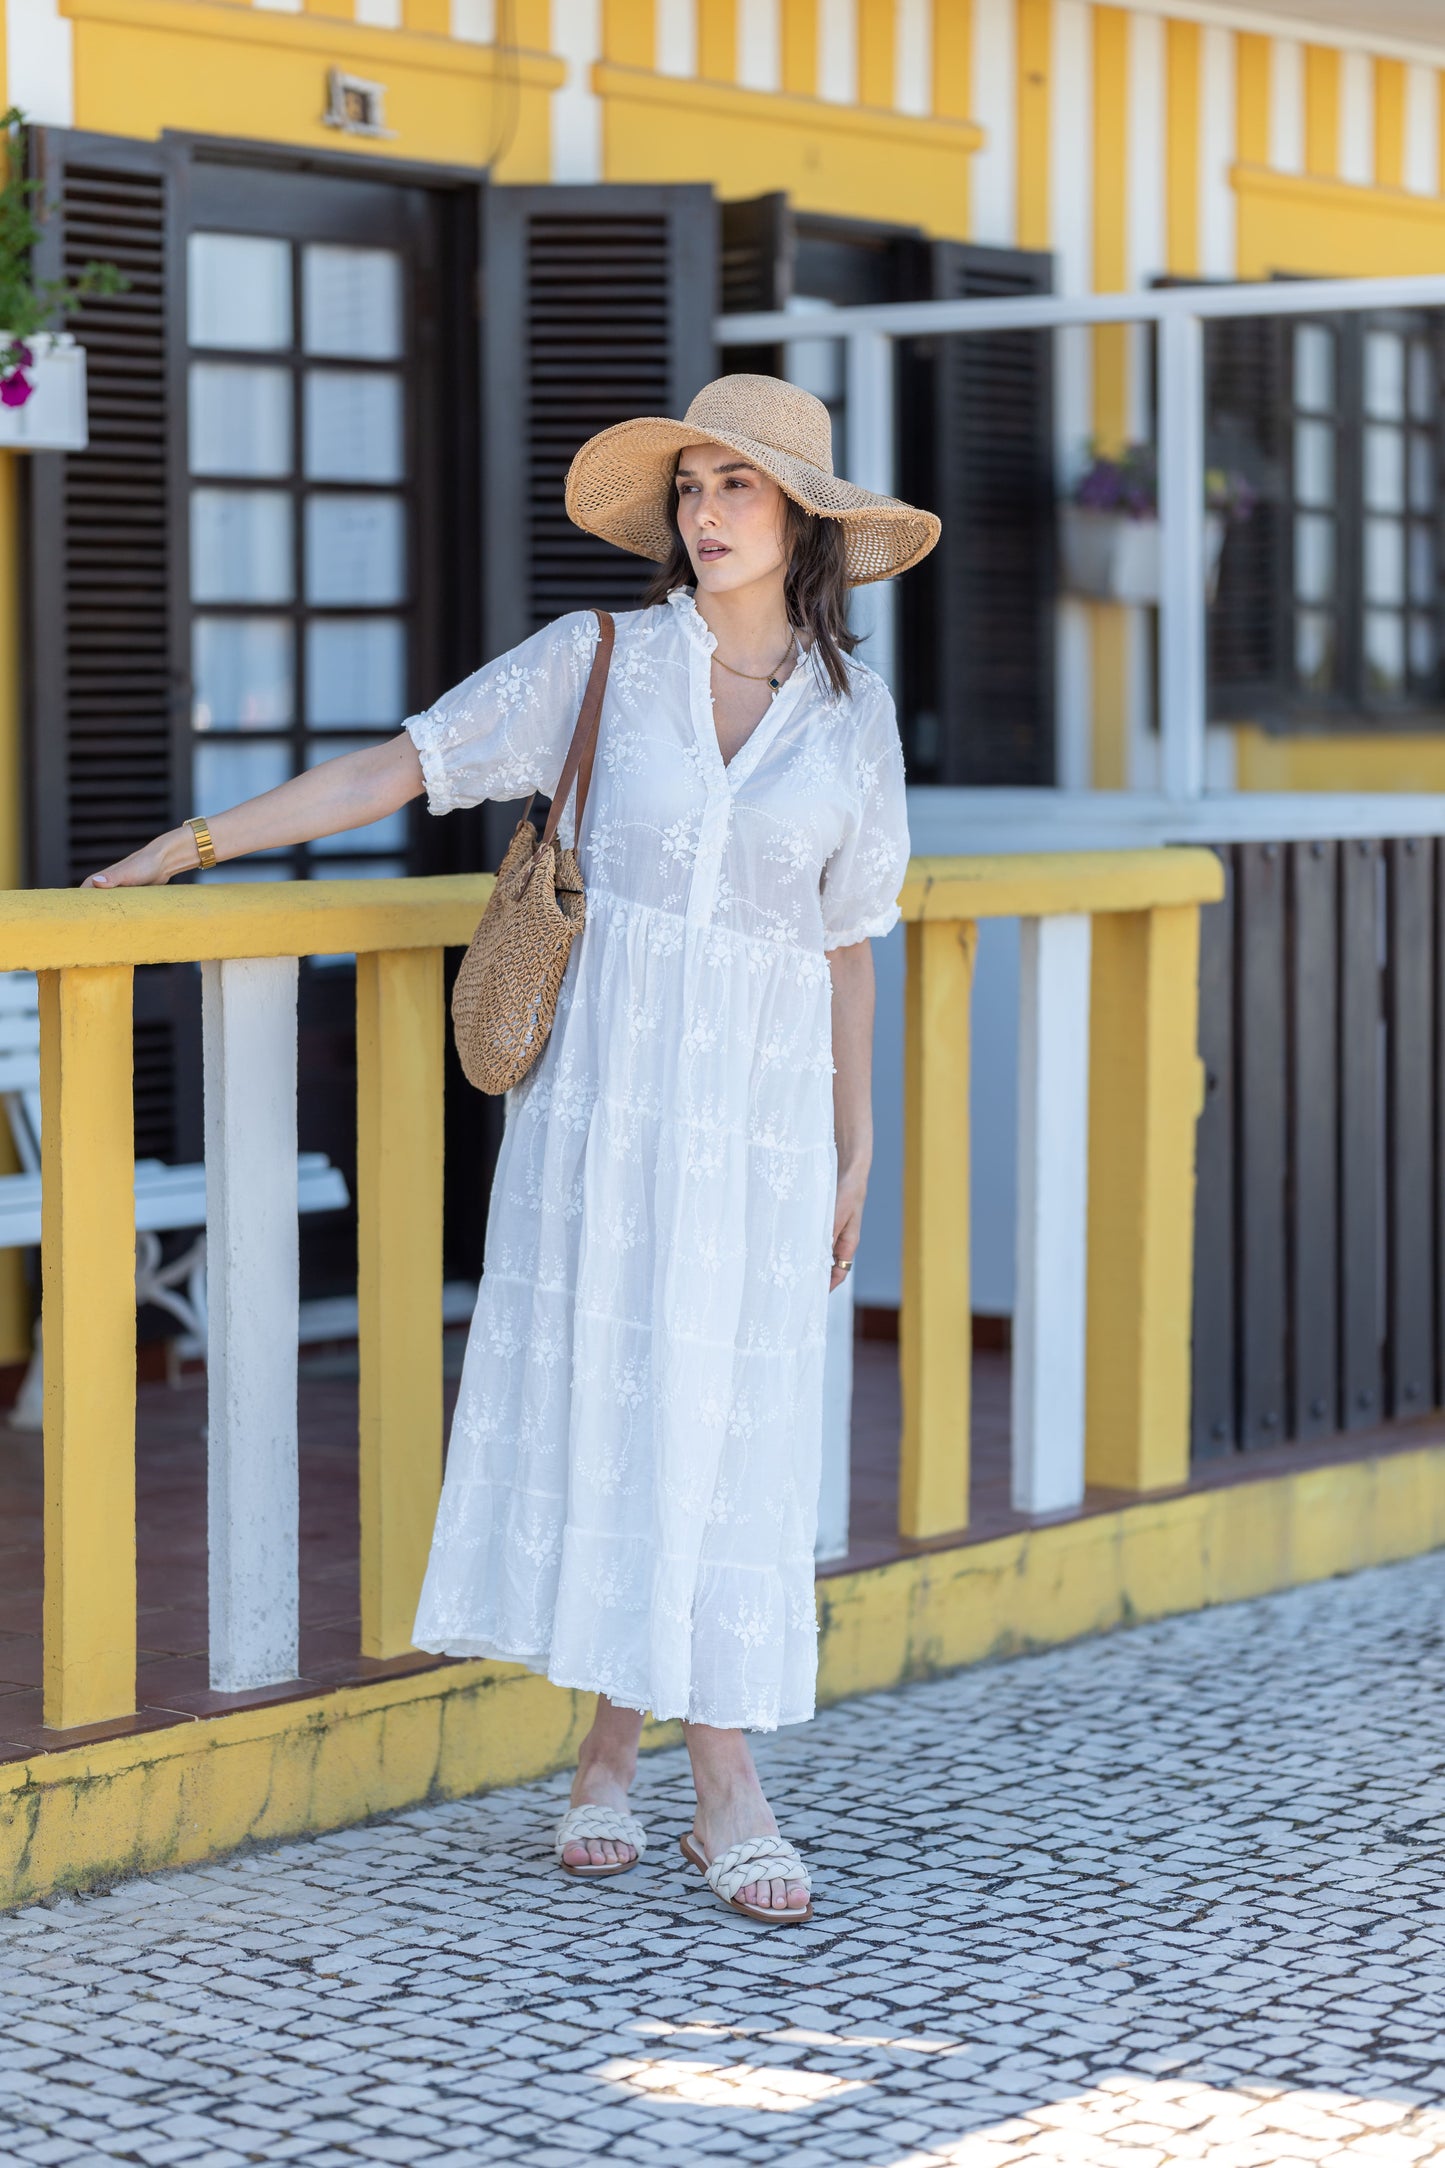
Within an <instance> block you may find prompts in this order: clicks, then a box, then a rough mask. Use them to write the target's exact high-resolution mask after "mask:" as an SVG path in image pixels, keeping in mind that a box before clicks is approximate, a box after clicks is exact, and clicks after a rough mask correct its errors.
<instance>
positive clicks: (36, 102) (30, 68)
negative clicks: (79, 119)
mask: <svg viewBox="0 0 1445 2168" xmlns="http://www.w3.org/2000/svg"><path fill="white" fill-rule="evenodd" d="M297 4H298V6H299V4H300V0H297ZM5 54H6V67H7V69H8V71H9V75H8V81H9V88H10V103H11V104H12V105H18V106H19V107H20V109H21V111H22V112H23V113H24V115H25V118H26V119H27V120H31V121H44V122H45V123H47V124H48V125H49V126H50V127H52V128H72V127H74V125H75V73H74V67H73V64H72V59H71V36H70V24H69V22H68V21H67V20H66V19H65V17H64V16H62V14H61V13H60V10H59V8H58V7H57V6H56V4H55V0H9V5H8V7H7V8H6V11H5Z"/></svg>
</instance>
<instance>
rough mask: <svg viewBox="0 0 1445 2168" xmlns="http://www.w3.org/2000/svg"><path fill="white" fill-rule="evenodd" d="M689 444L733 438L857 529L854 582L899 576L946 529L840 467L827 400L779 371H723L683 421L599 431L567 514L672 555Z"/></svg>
mask: <svg viewBox="0 0 1445 2168" xmlns="http://www.w3.org/2000/svg"><path fill="white" fill-rule="evenodd" d="M688 444H725V445H726V446H727V448H728V450H729V451H733V452H737V453H738V454H739V456H740V457H741V458H743V459H746V460H747V461H748V462H749V463H750V464H751V465H752V466H755V467H758V468H760V469H761V471H762V472H763V473H764V474H770V475H771V476H772V478H773V480H774V481H775V482H776V483H777V485H778V487H779V488H780V489H781V490H782V491H783V492H784V493H785V495H787V496H789V497H791V498H792V500H793V502H794V503H795V504H800V505H801V506H802V507H803V509H804V511H806V512H813V513H815V514H816V515H817V517H818V518H819V519H835V520H837V521H838V522H839V524H840V525H841V526H842V528H843V530H844V533H845V535H846V536H847V544H848V555H847V572H848V580H849V583H850V584H851V585H852V586H854V587H863V586H866V585H867V584H868V582H869V581H870V580H891V579H892V578H893V577H894V575H895V574H896V573H899V572H906V571H907V570H908V568H909V566H910V565H916V564H917V563H918V561H919V559H920V558H922V557H926V556H927V555H928V552H929V551H930V550H931V549H932V547H933V545H934V543H935V542H936V541H937V540H938V536H939V521H938V519H937V517H936V515H935V514H934V513H932V512H923V511H920V510H919V508H918V506H917V505H913V504H905V503H904V502H903V500H902V498H901V497H882V496H879V495H877V494H876V492H874V491H873V490H871V489H860V488H859V487H858V486H857V484H856V483H854V482H845V481H844V480H843V479H842V478H841V476H839V475H836V474H835V473H834V472H833V426H832V420H831V418H830V416H829V413H828V409H827V408H826V407H825V406H824V404H823V402H822V400H821V399H815V398H814V397H813V394H812V393H811V392H808V391H803V390H801V389H800V388H799V386H798V385H796V384H788V383H785V382H784V381H783V380H782V378H780V377H776V376H745V375H738V376H720V377H719V378H718V379H717V380H716V382H715V383H712V384H705V385H704V386H703V388H702V390H701V391H700V392H699V393H698V395H697V397H696V398H695V399H694V400H693V402H692V404H691V406H690V407H689V408H688V410H687V412H686V414H685V415H684V416H683V418H682V420H681V421H680V422H679V421H673V420H671V419H670V418H669V417H668V416H666V415H657V414H649V415H644V416H642V417H641V418H640V419H639V420H637V421H630V422H617V423H616V424H614V426H613V427H612V428H611V429H603V430H599V432H598V433H597V435H596V436H595V437H589V438H588V439H587V442H586V443H585V444H584V445H583V446H582V449H581V450H580V451H579V452H578V454H577V456H576V458H575V459H574V460H573V462H572V465H571V468H570V469H569V471H568V475H567V516H568V518H569V519H570V520H572V521H573V522H574V524H575V525H576V526H578V527H580V528H582V529H583V531H584V533H586V534H595V535H600V536H601V537H602V539H603V541H604V542H615V543H616V544H617V545H618V547H619V548H620V549H625V550H631V551H632V552H633V554H634V555H635V556H638V557H651V558H654V559H655V560H656V561H657V562H658V563H659V564H665V563H666V562H667V560H668V558H669V557H670V556H671V555H672V550H673V542H674V538H675V530H674V527H673V524H672V518H671V503H672V487H673V476H674V472H675V469H676V466H677V455H678V453H679V452H680V451H682V449H683V448H684V446H685V445H688Z"/></svg>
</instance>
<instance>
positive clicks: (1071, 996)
mask: <svg viewBox="0 0 1445 2168" xmlns="http://www.w3.org/2000/svg"><path fill="white" fill-rule="evenodd" d="M1019 937H1020V939H1019V1098H1018V1232H1017V1260H1018V1264H1017V1280H1016V1293H1015V1298H1014V1319H1013V1364H1012V1397H1013V1425H1012V1427H1013V1471H1012V1492H1013V1506H1014V1510H1015V1512H1017V1513H1061V1512H1065V1511H1067V1510H1069V1509H1070V1508H1072V1507H1077V1506H1079V1505H1081V1504H1082V1503H1083V1497H1084V1323H1085V1287H1086V1279H1087V1262H1088V1188H1089V1177H1088V1162H1089V957H1090V945H1091V944H1090V925H1089V920H1088V918H1087V917H1082V916H1074V915H1069V916H1067V917H1060V918H1025V919H1021V920H1020V922H1019Z"/></svg>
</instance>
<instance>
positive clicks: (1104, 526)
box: [1059, 504, 1224, 602]
mask: <svg viewBox="0 0 1445 2168" xmlns="http://www.w3.org/2000/svg"><path fill="white" fill-rule="evenodd" d="M1059 542H1060V546H1061V549H1062V553H1063V569H1064V585H1065V586H1066V587H1069V588H1072V590H1073V592H1074V593H1075V594H1077V595H1090V596H1092V597H1093V599H1094V600H1095V601H1096V602H1157V601H1158V600H1159V558H1160V551H1159V522H1158V520H1157V519H1130V517H1129V515H1128V514H1127V513H1126V512H1092V511H1089V510H1088V509H1087V508H1086V507H1085V506H1083V505H1080V504H1065V505H1061V506H1060V507H1059ZM1223 548H1224V515H1223V513H1222V512H1206V513H1205V515H1204V571H1205V585H1206V590H1207V593H1208V596H1209V600H1210V601H1211V602H1212V601H1213V600H1214V591H1215V589H1216V587H1217V586H1218V584H1219V557H1220V552H1221V551H1222V550H1223Z"/></svg>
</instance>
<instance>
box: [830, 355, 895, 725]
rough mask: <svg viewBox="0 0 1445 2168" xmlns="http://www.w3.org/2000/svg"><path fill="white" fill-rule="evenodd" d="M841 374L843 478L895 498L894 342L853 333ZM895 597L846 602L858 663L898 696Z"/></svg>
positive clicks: (891, 591) (883, 594) (866, 596)
mask: <svg viewBox="0 0 1445 2168" xmlns="http://www.w3.org/2000/svg"><path fill="white" fill-rule="evenodd" d="M846 352H847V364H846V373H845V383H846V387H847V389H846V406H845V409H844V411H845V414H846V416H847V434H848V443H847V450H846V460H845V463H844V466H843V472H844V473H845V474H846V475H847V477H848V479H849V481H850V482H856V483H857V485H858V487H859V488H860V489H873V490H877V491H878V493H879V495H880V496H884V497H891V496H893V495H894V493H895V481H894V472H893V468H894V459H893V442H894V428H895V424H894V413H893V341H892V340H891V339H890V338H889V337H888V336H887V335H886V333H884V332H881V331H867V330H864V331H855V332H853V333H852V334H851V335H850V336H849V338H848V341H847V347H846ZM896 604H897V592H896V588H895V585H894V582H893V581H892V580H873V581H870V582H869V583H868V585H867V586H866V587H855V588H854V590H853V593H852V596H851V598H850V601H849V611H848V614H849V618H850V621H851V623H852V625H853V629H854V630H855V631H856V632H859V633H861V634H862V635H863V639H864V647H863V651H862V656H861V659H862V661H864V662H866V663H867V665H868V667H869V669H870V670H876V671H877V672H878V675H879V677H881V678H882V680H883V682H884V684H885V685H886V686H887V687H888V688H889V690H890V691H891V692H893V693H895V694H896V693H897V690H898V669H897V660H898V658H897V644H898V635H897V625H896V616H897V611H896Z"/></svg>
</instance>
